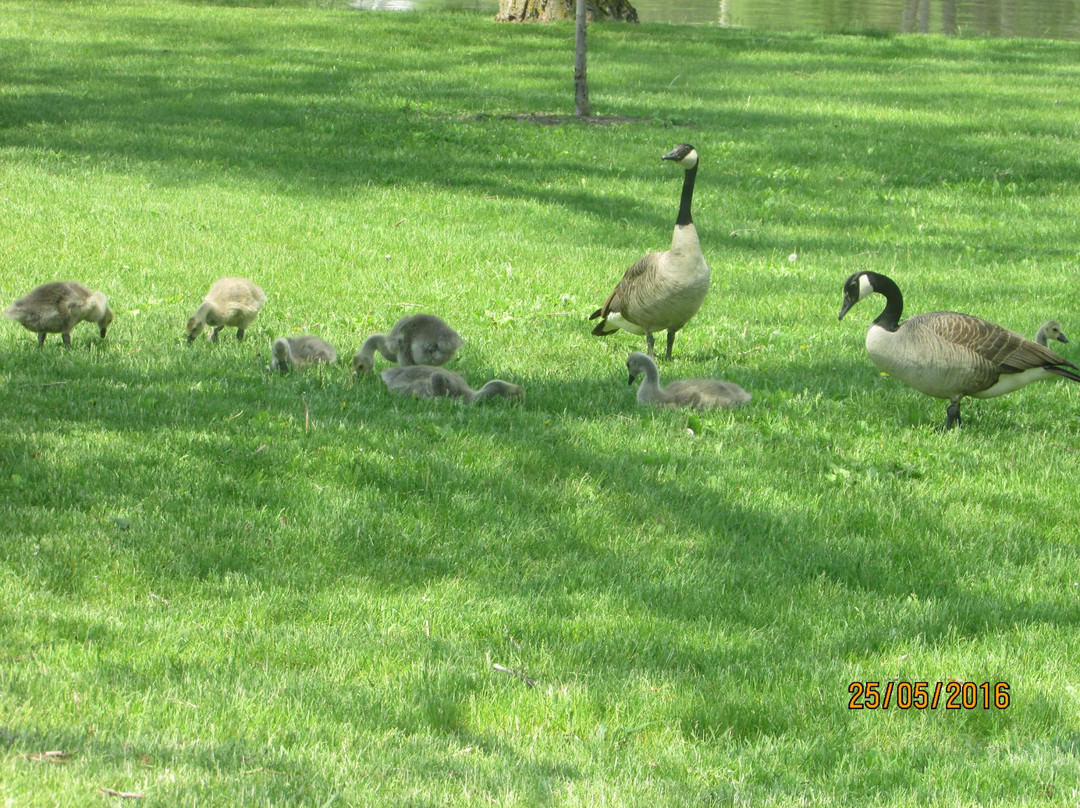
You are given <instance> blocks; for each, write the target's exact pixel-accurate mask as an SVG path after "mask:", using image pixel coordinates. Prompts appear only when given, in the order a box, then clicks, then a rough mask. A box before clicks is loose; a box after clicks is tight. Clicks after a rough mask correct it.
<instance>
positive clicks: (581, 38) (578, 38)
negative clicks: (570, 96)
mask: <svg viewBox="0 0 1080 808" xmlns="http://www.w3.org/2000/svg"><path fill="white" fill-rule="evenodd" d="M585 7H586V3H585V0H577V14H576V15H575V20H576V25H575V29H576V35H575V37H574V115H575V116H576V117H578V118H587V117H588V115H589V82H588V79H587V78H586V76H585V27H586V19H585Z"/></svg>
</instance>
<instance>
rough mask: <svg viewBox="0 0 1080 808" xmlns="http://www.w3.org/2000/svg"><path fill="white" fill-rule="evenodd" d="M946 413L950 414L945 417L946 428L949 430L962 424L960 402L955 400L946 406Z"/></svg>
mask: <svg viewBox="0 0 1080 808" xmlns="http://www.w3.org/2000/svg"><path fill="white" fill-rule="evenodd" d="M945 414H946V415H947V416H948V417H947V418H946V419H945V430H946V431H948V430H950V429H952V428H953V427H954V426H960V424H961V423H962V421H961V419H960V402H959V401H954V402H953V403H952V404H950V405H949V406H948V407H946V408H945Z"/></svg>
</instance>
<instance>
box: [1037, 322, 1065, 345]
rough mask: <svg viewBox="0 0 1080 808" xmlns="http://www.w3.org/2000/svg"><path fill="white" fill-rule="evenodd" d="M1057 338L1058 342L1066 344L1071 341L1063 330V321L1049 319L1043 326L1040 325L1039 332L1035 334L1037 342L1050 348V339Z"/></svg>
mask: <svg viewBox="0 0 1080 808" xmlns="http://www.w3.org/2000/svg"><path fill="white" fill-rule="evenodd" d="M1052 339H1056V340H1057V341H1058V342H1063V343H1065V344H1066V345H1067V344H1068V343H1069V338H1068V337H1066V336H1065V334H1063V333H1062V331H1061V323H1059V322H1058V321H1057V320H1047V321H1046V322H1045V323H1043V324H1042V325H1041V326H1039V331H1038V333H1036V334H1035V342H1037V343H1038V344H1039V345H1041V346H1043V347H1044V348H1048V347H1049V345H1050V340H1052Z"/></svg>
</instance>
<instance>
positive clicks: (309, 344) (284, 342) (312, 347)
mask: <svg viewBox="0 0 1080 808" xmlns="http://www.w3.org/2000/svg"><path fill="white" fill-rule="evenodd" d="M273 353H274V358H273V359H272V360H270V366H271V367H272V368H273V369H274V370H277V371H280V372H281V374H282V375H284V374H286V373H288V372H289V371H290V370H292V368H293V366H294V365H295V366H296V367H298V368H301V367H304V365H313V364H316V363H318V362H326V363H329V364H333V363H334V362H336V361H337V351H336V350H334V346H333V345H331V344H330V343H329V342H327V341H326V340H322V339H319V338H318V337H310V336H304V337H278V338H277V339H276V340H274V346H273Z"/></svg>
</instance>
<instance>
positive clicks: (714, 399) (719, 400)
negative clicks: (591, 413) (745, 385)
mask: <svg viewBox="0 0 1080 808" xmlns="http://www.w3.org/2000/svg"><path fill="white" fill-rule="evenodd" d="M626 369H627V370H628V371H629V372H630V384H633V383H634V379H636V378H637V377H638V376H640V375H641V374H645V381H643V382H642V383H641V387H639V388H638V391H637V400H638V403H639V404H644V405H652V406H656V407H693V408H694V409H696V410H714V409H734V408H736V407H741V406H742V405H743V404H745V403H746V402H748V401H749V400H750V399H751V398H752V396H751V395H750V394H749V393H748V392H746V391H745V390H743V389H742V388H741V387H739V385H737V384H734V383H733V382H723V381H719V380H717V379H684V380H683V381H678V382H672V383H671V384H669V385H668V386H667V387H661V386H660V372H659V371H658V370H657V369H656V362H654V361H653V359H652V357H649V356H646V355H645V354H643V353H641V352H639V351H634V352H633V353H632V354H630V356H629V357H627V360H626Z"/></svg>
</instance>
